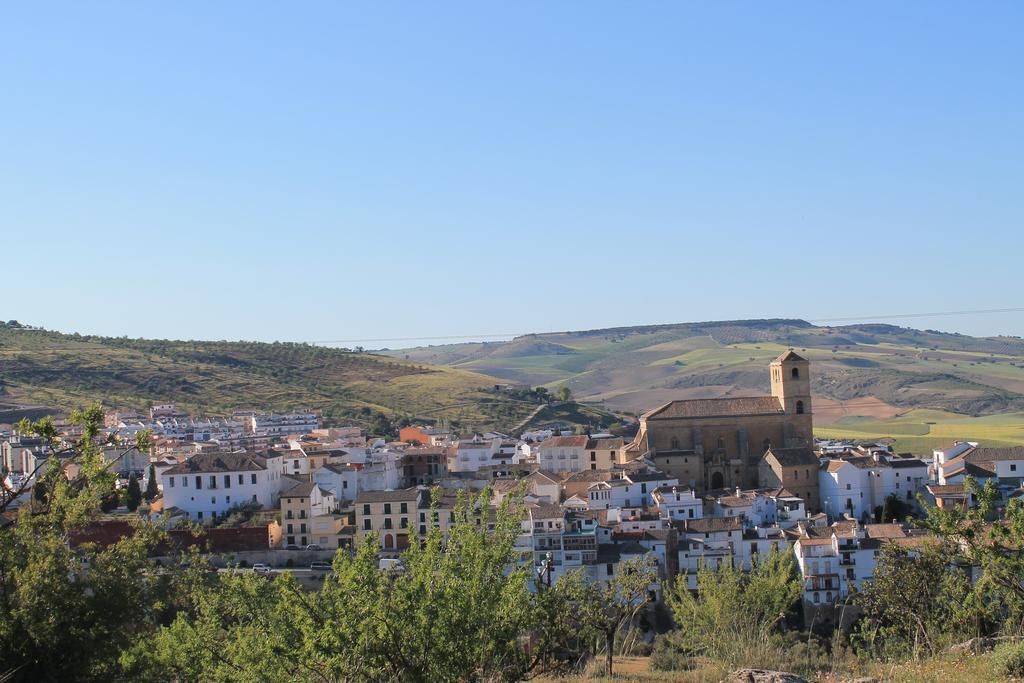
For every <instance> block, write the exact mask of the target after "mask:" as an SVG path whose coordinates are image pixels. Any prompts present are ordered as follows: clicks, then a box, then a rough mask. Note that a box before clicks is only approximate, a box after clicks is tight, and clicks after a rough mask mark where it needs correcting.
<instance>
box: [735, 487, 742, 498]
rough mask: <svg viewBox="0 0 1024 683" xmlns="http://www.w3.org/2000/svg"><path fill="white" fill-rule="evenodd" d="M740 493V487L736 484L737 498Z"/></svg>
mask: <svg viewBox="0 0 1024 683" xmlns="http://www.w3.org/2000/svg"><path fill="white" fill-rule="evenodd" d="M740 493H741V491H740V487H739V486H737V487H736V497H737V498H739V497H740Z"/></svg>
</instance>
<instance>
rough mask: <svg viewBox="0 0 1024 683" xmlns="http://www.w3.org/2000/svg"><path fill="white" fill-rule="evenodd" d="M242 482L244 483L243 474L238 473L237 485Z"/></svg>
mask: <svg viewBox="0 0 1024 683" xmlns="http://www.w3.org/2000/svg"><path fill="white" fill-rule="evenodd" d="M244 483H245V476H244V475H242V474H239V475H238V485H239V486H241V485H242V484H244Z"/></svg>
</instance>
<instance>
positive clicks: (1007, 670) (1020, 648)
mask: <svg viewBox="0 0 1024 683" xmlns="http://www.w3.org/2000/svg"><path fill="white" fill-rule="evenodd" d="M1002 668H1003V675H1004V676H1006V677H1007V678H1024V645H1017V646H1016V647H1014V649H1013V650H1012V651H1011V652H1010V654H1009V655H1008V656H1007V657H1006V659H1005V660H1003V667H1002Z"/></svg>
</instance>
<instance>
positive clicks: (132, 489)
mask: <svg viewBox="0 0 1024 683" xmlns="http://www.w3.org/2000/svg"><path fill="white" fill-rule="evenodd" d="M140 503H142V489H141V488H140V487H139V480H138V479H136V478H135V473H134V472H132V473H131V474H129V475H128V488H127V489H126V490H125V496H124V504H125V507H127V508H128V511H129V512H135V511H136V510H138V509H139V504H140Z"/></svg>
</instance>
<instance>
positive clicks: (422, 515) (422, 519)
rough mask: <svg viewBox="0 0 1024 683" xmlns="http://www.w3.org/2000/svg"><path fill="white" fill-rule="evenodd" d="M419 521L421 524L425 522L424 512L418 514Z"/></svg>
mask: <svg viewBox="0 0 1024 683" xmlns="http://www.w3.org/2000/svg"><path fill="white" fill-rule="evenodd" d="M420 521H421V522H425V521H427V513H425V512H421V513H420Z"/></svg>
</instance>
